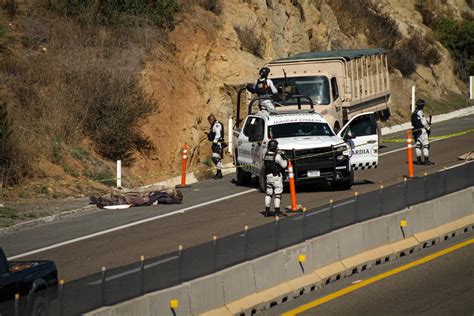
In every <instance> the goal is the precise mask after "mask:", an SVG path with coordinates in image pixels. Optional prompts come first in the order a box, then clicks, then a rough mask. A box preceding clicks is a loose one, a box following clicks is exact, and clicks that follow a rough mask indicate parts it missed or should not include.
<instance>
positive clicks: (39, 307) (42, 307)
mask: <svg viewBox="0 0 474 316" xmlns="http://www.w3.org/2000/svg"><path fill="white" fill-rule="evenodd" d="M48 305H49V304H48V300H47V298H46V297H45V296H43V295H35V296H34V298H33V301H32V303H31V306H30V307H29V312H28V315H31V316H47V315H48Z"/></svg>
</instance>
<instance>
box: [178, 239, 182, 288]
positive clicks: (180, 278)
mask: <svg viewBox="0 0 474 316" xmlns="http://www.w3.org/2000/svg"><path fill="white" fill-rule="evenodd" d="M178 275H179V278H178V279H179V282H183V245H179V246H178Z"/></svg>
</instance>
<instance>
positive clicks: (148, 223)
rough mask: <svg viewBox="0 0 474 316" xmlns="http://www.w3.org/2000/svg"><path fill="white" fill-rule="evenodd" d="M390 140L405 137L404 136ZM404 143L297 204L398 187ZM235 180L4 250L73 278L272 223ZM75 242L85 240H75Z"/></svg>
mask: <svg viewBox="0 0 474 316" xmlns="http://www.w3.org/2000/svg"><path fill="white" fill-rule="evenodd" d="M473 127H474V115H472V116H468V117H464V118H458V119H455V120H451V121H446V122H442V123H439V124H436V125H434V126H433V134H432V136H436V135H446V134H450V133H454V132H459V131H464V130H467V129H471V128H473ZM390 138H404V136H403V133H399V134H393V135H390ZM403 146H405V144H403V143H384V146H382V148H381V154H380V160H379V167H378V168H377V169H375V170H367V171H361V172H359V173H356V184H355V185H354V186H353V188H352V189H351V190H348V191H342V192H341V191H338V192H334V191H332V190H331V188H330V187H328V186H324V185H322V186H321V185H320V186H306V187H298V189H297V190H298V191H299V193H298V196H297V197H298V203H299V204H303V206H305V207H307V208H312V207H317V206H320V205H324V204H327V202H328V201H329V199H333V200H334V201H337V200H340V199H344V198H347V197H349V196H352V195H353V194H354V192H356V191H357V192H359V193H363V192H367V191H370V190H374V189H376V188H379V186H380V184H384V185H385V186H387V185H390V184H393V183H396V182H400V181H401V180H402V179H403V175H406V174H407V166H406V151H405V150H403V149H402V150H400V151H397V150H398V149H401V148H403ZM468 151H474V133H469V134H465V135H461V136H457V137H453V138H450V139H445V140H439V141H436V142H433V143H432V149H431V152H432V153H431V158H432V160H433V161H435V162H436V165H434V166H415V173H416V175H423V173H425V172H427V173H433V172H435V171H436V170H439V169H442V168H443V167H445V166H452V165H455V164H458V163H459V162H460V161H459V160H457V158H456V157H457V156H459V155H461V154H463V153H466V152H468ZM233 177H234V175H229V176H226V177H225V178H224V179H222V180H218V181H216V180H207V181H203V182H201V183H197V184H194V185H193V186H192V187H191V188H189V189H184V190H183V193H184V203H183V204H182V205H168V206H166V205H160V206H152V207H138V208H130V209H126V210H103V211H97V212H92V213H88V214H84V215H80V216H76V217H71V218H67V219H64V220H61V221H57V222H52V223H48V224H44V225H41V226H37V227H34V228H31V229H25V230H22V231H18V232H14V233H10V234H8V235H4V236H1V237H0V245H1V246H2V247H3V249H4V250H5V252H6V253H7V255H8V256H9V257H10V258H12V257H19V258H20V259H22V260H23V259H51V260H54V261H55V262H56V264H57V266H58V270H59V273H60V277H61V278H63V279H65V280H66V281H70V280H74V279H78V278H80V277H83V276H86V275H89V274H91V273H95V272H98V271H100V268H101V267H102V266H106V267H107V268H113V267H118V266H122V265H125V264H129V263H132V262H136V261H138V260H139V258H140V256H141V255H144V256H145V257H146V258H150V257H155V256H158V255H160V254H164V253H168V252H170V251H174V250H176V249H177V248H178V245H183V246H184V247H190V246H192V245H196V244H200V243H203V242H206V241H209V240H211V239H212V237H213V236H218V237H221V236H224V235H228V234H232V233H236V232H238V231H241V230H242V229H243V228H244V226H245V225H248V226H249V227H254V226H257V225H261V224H263V223H267V222H269V221H271V220H272V219H269V218H264V217H263V216H262V214H261V213H260V212H261V211H262V210H263V199H264V196H263V194H262V193H259V192H258V191H257V190H256V187H257V184H256V183H254V185H253V186H251V187H237V186H235V185H234V184H233V183H232V179H233ZM236 194H237V195H238V196H232V195H236ZM288 204H290V201H289V194H284V197H283V205H288ZM137 221H141V222H139V223H137ZM122 225H126V226H122ZM107 230H108V231H107ZM75 238H81V240H78V241H74V239H75ZM71 240H72V241H71ZM58 243H59V244H58ZM45 247H47V248H45ZM32 251H33V253H29V252H32Z"/></svg>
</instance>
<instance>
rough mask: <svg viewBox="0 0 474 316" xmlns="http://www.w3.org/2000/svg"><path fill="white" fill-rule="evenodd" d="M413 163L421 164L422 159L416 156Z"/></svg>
mask: <svg viewBox="0 0 474 316" xmlns="http://www.w3.org/2000/svg"><path fill="white" fill-rule="evenodd" d="M415 165H423V161H421V157H416V162H415Z"/></svg>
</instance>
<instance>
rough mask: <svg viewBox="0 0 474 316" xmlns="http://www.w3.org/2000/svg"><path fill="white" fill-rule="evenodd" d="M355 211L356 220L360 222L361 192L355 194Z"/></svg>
mask: <svg viewBox="0 0 474 316" xmlns="http://www.w3.org/2000/svg"><path fill="white" fill-rule="evenodd" d="M354 211H355V215H356V220H359V192H357V191H356V192H354Z"/></svg>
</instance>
